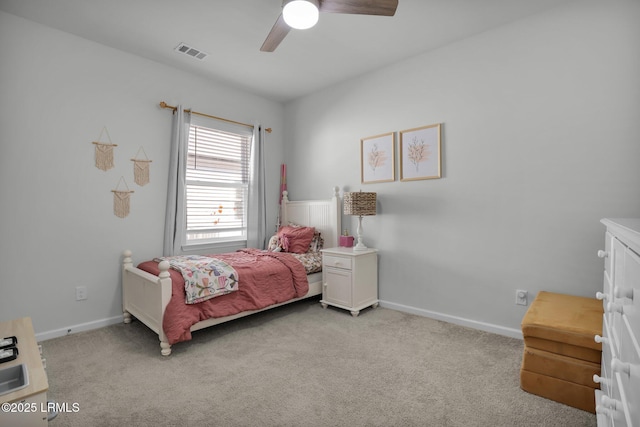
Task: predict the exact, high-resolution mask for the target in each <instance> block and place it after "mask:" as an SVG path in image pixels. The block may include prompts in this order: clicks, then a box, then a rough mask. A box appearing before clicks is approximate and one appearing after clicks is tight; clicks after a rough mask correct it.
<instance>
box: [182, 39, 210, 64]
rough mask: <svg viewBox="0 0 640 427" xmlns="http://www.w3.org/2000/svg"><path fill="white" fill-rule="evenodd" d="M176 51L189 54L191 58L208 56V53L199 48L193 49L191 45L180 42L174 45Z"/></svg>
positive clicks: (200, 58)
mask: <svg viewBox="0 0 640 427" xmlns="http://www.w3.org/2000/svg"><path fill="white" fill-rule="evenodd" d="M175 50H176V52H180V53H184V54H185V55H189V56H190V57H192V58H196V59H199V60H201V61H202V60H203V59H204V58H206V57H207V56H209V54H208V53H206V52H203V51H201V50H198V49H194V48H192V47H191V46H187V45H186V44H184V43H180V44H179V45H178V47H176V49H175Z"/></svg>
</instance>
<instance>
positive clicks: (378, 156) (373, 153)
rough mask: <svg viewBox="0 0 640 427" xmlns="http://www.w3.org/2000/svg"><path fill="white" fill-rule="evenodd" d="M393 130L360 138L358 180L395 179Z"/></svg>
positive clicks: (367, 182)
mask: <svg viewBox="0 0 640 427" xmlns="http://www.w3.org/2000/svg"><path fill="white" fill-rule="evenodd" d="M395 146H396V134H395V132H389V133H383V134H381V135H375V136H369V137H366V138H362V139H361V140H360V181H361V183H363V184H370V183H374V182H390V181H395V179H396V175H395V163H396V158H395V151H396V150H395Z"/></svg>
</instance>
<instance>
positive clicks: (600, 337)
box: [593, 335, 609, 344]
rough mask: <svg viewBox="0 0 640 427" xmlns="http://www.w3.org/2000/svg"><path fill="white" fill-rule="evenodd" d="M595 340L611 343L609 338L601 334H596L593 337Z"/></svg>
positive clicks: (600, 342) (599, 342)
mask: <svg viewBox="0 0 640 427" xmlns="http://www.w3.org/2000/svg"><path fill="white" fill-rule="evenodd" d="M593 340H594V341H595V342H597V343H598V344H602V343H605V344H609V339H607V338H605V337H602V336H600V335H596V336H595V337H593Z"/></svg>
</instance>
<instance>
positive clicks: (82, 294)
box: [76, 286, 87, 301]
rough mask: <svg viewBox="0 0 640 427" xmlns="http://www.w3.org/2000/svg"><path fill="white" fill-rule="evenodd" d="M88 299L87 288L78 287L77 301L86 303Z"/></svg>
mask: <svg viewBox="0 0 640 427" xmlns="http://www.w3.org/2000/svg"><path fill="white" fill-rule="evenodd" d="M86 299H87V287H86V286H77V287H76V301H84V300H86Z"/></svg>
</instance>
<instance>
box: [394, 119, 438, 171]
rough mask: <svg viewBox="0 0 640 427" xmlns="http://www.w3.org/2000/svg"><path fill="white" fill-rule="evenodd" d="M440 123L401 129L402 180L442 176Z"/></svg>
mask: <svg viewBox="0 0 640 427" xmlns="http://www.w3.org/2000/svg"><path fill="white" fill-rule="evenodd" d="M440 169H441V154H440V123H438V124H435V125H429V126H423V127H419V128H414V129H407V130H403V131H400V181H414V180H419V179H434V178H440V177H441V176H442V174H441V170H440Z"/></svg>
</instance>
